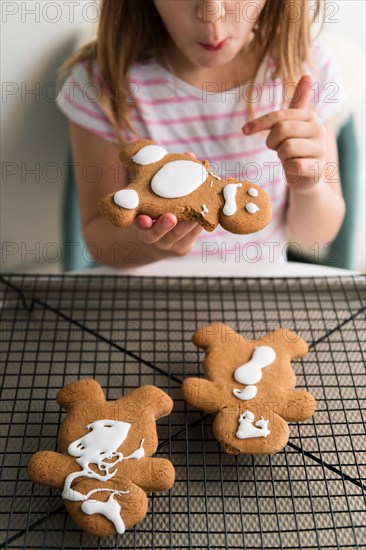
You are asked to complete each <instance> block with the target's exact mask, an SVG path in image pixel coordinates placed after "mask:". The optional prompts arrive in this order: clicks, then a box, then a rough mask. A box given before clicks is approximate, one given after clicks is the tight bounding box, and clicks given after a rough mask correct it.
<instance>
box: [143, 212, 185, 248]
mask: <svg viewBox="0 0 366 550" xmlns="http://www.w3.org/2000/svg"><path fill="white" fill-rule="evenodd" d="M138 218H140V219H139V220H138V221H137V222H136V226H137V233H138V236H139V238H140V240H141V242H143V243H145V244H154V243H156V242H158V241H159V240H160V239H161V238H162V237H164V235H166V234H167V233H169V231H171V230H172V229H173V227H175V226H176V225H177V218H176V217H175V216H174V214H163V215H162V216H160V218H159V219H158V220H156V222H155V223H153V222H152V220H151V226H150V227H141V224H145V223H146V225H148V221H147V220H146V219H145V218H149V216H138ZM141 218H142V220H141ZM150 219H151V218H150Z"/></svg>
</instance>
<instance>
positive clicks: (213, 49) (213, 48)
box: [199, 38, 228, 52]
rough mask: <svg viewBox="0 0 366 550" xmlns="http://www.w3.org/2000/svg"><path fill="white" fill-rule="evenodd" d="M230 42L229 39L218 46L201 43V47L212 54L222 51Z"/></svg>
mask: <svg viewBox="0 0 366 550" xmlns="http://www.w3.org/2000/svg"><path fill="white" fill-rule="evenodd" d="M227 42H228V38H226V39H225V40H222V41H221V42H218V43H217V44H204V43H203V42H199V45H200V46H202V48H204V49H205V50H208V51H211V52H217V51H219V50H222V49H223V48H224V47H225V46H226V44H227Z"/></svg>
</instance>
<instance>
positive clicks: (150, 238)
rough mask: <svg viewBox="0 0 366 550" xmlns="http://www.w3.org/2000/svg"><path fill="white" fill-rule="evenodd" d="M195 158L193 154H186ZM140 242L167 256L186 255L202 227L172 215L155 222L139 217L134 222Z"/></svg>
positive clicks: (164, 216) (147, 217)
mask: <svg viewBox="0 0 366 550" xmlns="http://www.w3.org/2000/svg"><path fill="white" fill-rule="evenodd" d="M187 154H188V155H190V156H191V157H193V158H196V156H195V154H194V153H187ZM135 226H136V227H137V230H138V236H139V238H140V240H141V242H143V243H145V244H151V245H153V246H155V247H156V248H157V249H158V250H160V251H161V252H164V253H166V255H167V256H185V255H186V254H188V253H189V252H190V251H191V249H192V247H193V245H194V243H195V240H196V238H197V237H198V235H199V234H200V233H201V231H202V229H203V228H202V226H201V225H199V224H198V223H196V222H178V221H177V218H176V217H175V216H174V214H169V213H168V214H163V216H160V218H158V219H157V220H156V221H154V220H152V219H151V218H150V216H146V215H140V216H137V218H136V220H135Z"/></svg>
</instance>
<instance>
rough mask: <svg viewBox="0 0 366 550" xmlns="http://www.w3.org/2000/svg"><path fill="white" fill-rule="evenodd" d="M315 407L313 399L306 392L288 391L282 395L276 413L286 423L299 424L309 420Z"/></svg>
mask: <svg viewBox="0 0 366 550" xmlns="http://www.w3.org/2000/svg"><path fill="white" fill-rule="evenodd" d="M315 407H316V402H315V398H314V397H313V395H312V394H311V393H309V392H308V391H305V390H289V391H286V392H284V393H283V396H282V399H281V402H280V406H279V409H278V411H277V412H278V414H279V415H280V416H282V418H283V419H284V420H286V421H287V422H300V421H301V420H307V419H308V418H311V417H312V416H313V414H314V412H315Z"/></svg>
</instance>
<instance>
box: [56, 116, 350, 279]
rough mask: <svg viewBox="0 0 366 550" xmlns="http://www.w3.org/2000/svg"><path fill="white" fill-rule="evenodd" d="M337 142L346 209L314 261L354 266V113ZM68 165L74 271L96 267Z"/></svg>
mask: <svg viewBox="0 0 366 550" xmlns="http://www.w3.org/2000/svg"><path fill="white" fill-rule="evenodd" d="M337 145H338V154H339V171H340V176H341V182H342V189H343V195H344V198H345V201H346V205H347V213H346V216H345V219H344V221H343V224H342V227H341V229H340V232H339V234H338V236H337V238H336V239H335V241H334V243H332V245H331V246H330V247H329V253H328V254H327V255H326V256H325V257H323V258H321V260H320V261H319V262H315V263H321V264H323V265H329V266H332V267H341V268H344V269H354V265H355V258H354V255H355V248H354V245H355V240H356V226H357V219H356V214H357V200H358V198H357V197H358V167H359V159H358V150H357V139H356V130H355V124H354V119H353V117H350V118H349V120H348V121H347V123H346V124H345V125H344V126H343V127H342V129H341V131H340V133H339V135H338V138H337ZM68 166H69V169H68V173H67V181H66V185H65V194H64V205H63V241H64V250H65V251H66V253H65V254H64V261H63V269H64V271H77V270H81V269H87V268H91V267H95V265H96V264H95V263H94V262H93V261H91V260H90V258H88V254H87V250H86V247H85V243H84V239H83V236H82V232H81V225H80V215H79V206H78V199H77V194H76V187H75V181H74V172H73V169H72V162H69V163H68ZM288 259H289V260H290V261H301V262H307V263H313V262H310V261H309V259H307V258H304V257H303V256H300V255H298V254H296V253H294V252H293V251H290V252H289V254H288Z"/></svg>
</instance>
